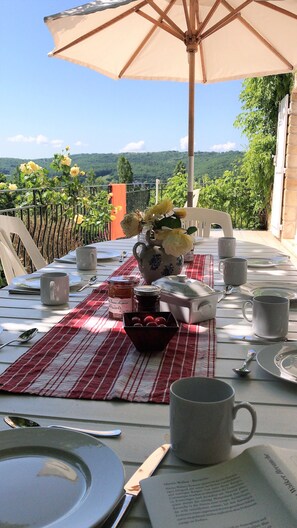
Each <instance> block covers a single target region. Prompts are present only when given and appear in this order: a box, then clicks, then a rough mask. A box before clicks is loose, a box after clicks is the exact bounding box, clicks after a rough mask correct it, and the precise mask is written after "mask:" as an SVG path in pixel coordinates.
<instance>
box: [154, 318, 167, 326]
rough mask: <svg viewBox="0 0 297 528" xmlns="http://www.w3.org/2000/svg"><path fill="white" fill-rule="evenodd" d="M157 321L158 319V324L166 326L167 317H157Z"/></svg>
mask: <svg viewBox="0 0 297 528" xmlns="http://www.w3.org/2000/svg"><path fill="white" fill-rule="evenodd" d="M155 321H156V323H157V325H158V326H161V325H163V326H166V319H165V317H162V316H159V317H156V319H155Z"/></svg>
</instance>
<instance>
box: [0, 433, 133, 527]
mask: <svg viewBox="0 0 297 528" xmlns="http://www.w3.org/2000/svg"><path fill="white" fill-rule="evenodd" d="M0 475H1V482H2V485H1V493H0V525H1V526H15V527H16V526H19V527H26V528H36V527H38V528H45V527H49V526H51V527H52V528H73V527H74V526H79V527H80V528H91V527H94V526H98V523H102V522H103V520H104V519H105V518H106V517H107V516H108V515H109V513H110V512H111V511H112V510H113V508H114V506H115V505H116V504H117V502H118V500H119V499H120V497H121V495H122V493H123V485H124V470H123V466H122V464H121V461H120V460H119V458H118V457H117V456H116V454H115V453H114V452H113V451H112V450H111V449H110V448H109V447H107V446H105V445H104V444H102V443H101V442H100V441H99V440H97V439H96V438H93V437H91V436H89V435H86V434H82V433H77V432H73V431H62V429H49V428H36V429H15V430H12V431H1V432H0Z"/></svg>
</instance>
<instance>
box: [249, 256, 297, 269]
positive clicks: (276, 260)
mask: <svg viewBox="0 0 297 528" xmlns="http://www.w3.org/2000/svg"><path fill="white" fill-rule="evenodd" d="M286 262H288V259H286V258H283V257H271V258H257V257H251V258H248V259H247V263H248V267H249V268H273V267H275V266H280V265H281V264H285V263H286Z"/></svg>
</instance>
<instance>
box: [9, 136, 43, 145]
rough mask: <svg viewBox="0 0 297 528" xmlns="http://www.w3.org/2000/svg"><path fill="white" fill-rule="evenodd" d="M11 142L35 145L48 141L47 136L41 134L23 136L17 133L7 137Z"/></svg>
mask: <svg viewBox="0 0 297 528" xmlns="http://www.w3.org/2000/svg"><path fill="white" fill-rule="evenodd" d="M7 140H8V141H10V142H11V143H36V144H37V145H40V144H44V143H48V138H47V137H46V136H43V135H42V134H38V135H37V136H24V135H23V134H17V135H16V136H11V137H9V138H7Z"/></svg>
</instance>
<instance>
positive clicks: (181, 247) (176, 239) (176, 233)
mask: <svg viewBox="0 0 297 528" xmlns="http://www.w3.org/2000/svg"><path fill="white" fill-rule="evenodd" d="M163 248H164V251H165V253H166V254H167V255H174V256H175V257H179V255H185V254H186V253H188V252H189V251H191V249H192V248H193V239H192V237H191V236H190V235H186V234H185V232H184V230H183V229H171V230H170V231H169V233H168V235H167V236H166V238H165V239H164V240H163Z"/></svg>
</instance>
